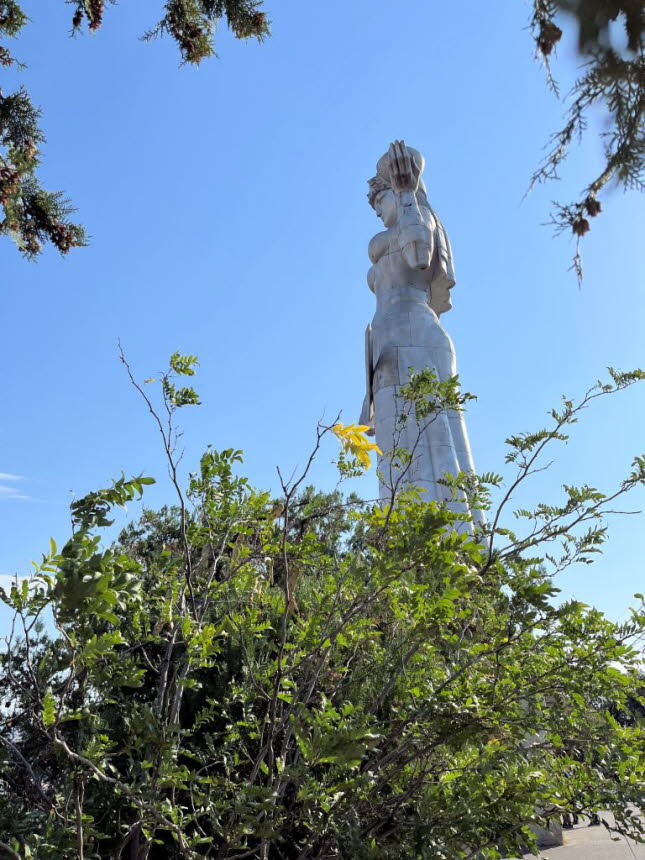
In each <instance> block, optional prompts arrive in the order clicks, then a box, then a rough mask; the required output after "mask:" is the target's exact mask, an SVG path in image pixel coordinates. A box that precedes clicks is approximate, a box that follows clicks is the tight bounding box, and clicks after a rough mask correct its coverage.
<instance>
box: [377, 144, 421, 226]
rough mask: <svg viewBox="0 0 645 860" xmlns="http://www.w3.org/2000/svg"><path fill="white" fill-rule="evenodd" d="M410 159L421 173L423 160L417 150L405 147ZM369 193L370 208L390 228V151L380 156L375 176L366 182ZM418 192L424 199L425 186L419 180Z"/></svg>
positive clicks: (393, 197) (392, 211)
mask: <svg viewBox="0 0 645 860" xmlns="http://www.w3.org/2000/svg"><path fill="white" fill-rule="evenodd" d="M406 149H407V151H408V152H409V153H410V157H411V158H412V160H413V162H414V163H415V165H416V166H417V167H418V169H419V173H422V172H423V168H424V167H425V159H424V157H423V156H422V155H421V153H420V152H419V151H418V150H417V149H413V148H412V147H411V146H406ZM367 184H368V185H369V191H368V193H367V199H368V200H369V203H370V206H371V207H372V208H373V209H374V211H375V212H376V214H377V215H378V217H379V218H380V219H381V221H382V222H383V223H384V224H385V226H386V227H392V226H393V225H394V224H395V223H396V217H397V210H396V195H395V193H394V191H393V190H392V180H391V178H390V151H389V150H388V151H387V152H386V153H385V154H384V155H382V156H381V157H380V158H379V160H378V162H377V163H376V176H373V177H372V178H371V179H369V180H368V183H367ZM419 191H421V192H422V194H423V197H424V198H425V192H426V189H425V186H424V184H423V181H422V180H419Z"/></svg>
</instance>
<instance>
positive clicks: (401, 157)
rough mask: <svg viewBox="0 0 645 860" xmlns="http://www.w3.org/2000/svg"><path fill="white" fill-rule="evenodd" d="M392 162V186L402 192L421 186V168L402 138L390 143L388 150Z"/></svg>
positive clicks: (397, 191) (398, 192)
mask: <svg viewBox="0 0 645 860" xmlns="http://www.w3.org/2000/svg"><path fill="white" fill-rule="evenodd" d="M388 155H389V162H390V180H391V182H392V188H393V190H394V191H395V192H396V193H397V194H400V193H401V192H402V191H416V190H417V188H418V187H419V177H420V176H421V170H420V169H419V167H418V166H417V165H416V164H415V163H414V159H413V158H411V157H410V152H409V150H408V148H407V146H406V145H405V142H404V141H402V140H395V141H394V143H391V144H390V149H389V152H388Z"/></svg>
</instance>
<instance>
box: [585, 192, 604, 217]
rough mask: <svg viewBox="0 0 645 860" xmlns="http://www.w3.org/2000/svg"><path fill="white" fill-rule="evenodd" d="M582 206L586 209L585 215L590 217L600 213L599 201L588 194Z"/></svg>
mask: <svg viewBox="0 0 645 860" xmlns="http://www.w3.org/2000/svg"><path fill="white" fill-rule="evenodd" d="M584 207H585V209H586V210H587V215H590V216H591V217H592V218H595V217H596V215H598V214H600V212H601V210H602V206H601V205H600V201H599V200H596V198H595V197H592V196H591V195H589V197H587V199H586V200H585V202H584Z"/></svg>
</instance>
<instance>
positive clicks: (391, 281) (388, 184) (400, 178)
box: [361, 141, 479, 519]
mask: <svg viewBox="0 0 645 860" xmlns="http://www.w3.org/2000/svg"><path fill="white" fill-rule="evenodd" d="M423 167H424V159H423V156H422V155H421V153H419V152H417V150H415V149H412V148H411V147H408V146H406V145H405V143H404V142H403V141H395V142H394V143H393V144H392V145H391V146H390V148H389V150H388V152H387V153H386V154H385V155H384V156H383V157H382V158H381V159H379V162H378V164H377V167H376V176H375V177H374V178H373V179H370V180H369V194H368V199H369V202H370V204H371V205H372V207H373V208H374V210H375V211H376V214H377V215H378V217H379V218H380V219H381V220H382V221H383V223H384V225H385V227H386V229H385V231H383V232H382V233H377V234H376V236H374V238H373V239H372V240H371V242H370V244H369V257H370V260H371V261H372V267H371V268H370V270H369V273H368V275H367V282H368V284H369V287H370V289H371V290H372V292H373V293H374V294H375V295H376V313H375V314H374V319H373V320H372V324H371V326H369V327H368V329H367V333H366V372H367V394H366V397H365V403H364V405H363V412H362V415H361V424H369V425H370V426H371V427H373V430H374V432H375V434H376V443H377V445H378V446H379V448H380V449H381V451H382V452H383V454H382V455H381V457H380V458H379V469H380V471H381V474H382V476H383V479H382V481H381V497H382V498H383V499H384V500H386V499H388V498H390V496H391V492H392V486H393V485H396V484H397V483H398V485H399V486H403V485H408V486H409V485H413V486H416V487H420V488H424V489H425V490H426V493H425V495H424V501H426V500H427V501H430V500H431V499H435V500H437V501H449V499H450V496H451V493H450V491H449V490H448V488H447V487H445V486H443V485H441V484H440V483H438V481H439V479H441V478H442V477H443V476H444V475H445V474H446V473H450V474H452V475H456V474H457V473H458V472H474V466H473V460H472V455H471V453H470V446H469V444H468V436H467V433H466V425H465V422H464V417H463V414H462V413H461V412H457V411H451V412H444V413H440V414H438V415H437V416H436V418H435V420H433V421H431V422H425V423H424V425H423V427H422V428H421V429H420V425H419V423H417V421H416V420H414V416H410V420H408V421H407V422H405V423H404V424H402V423H401V422H400V421H399V420H398V416H399V415H400V413H401V409H402V403H401V398H400V397H398V390H399V387H400V386H401V385H406V384H407V383H408V381H409V369H410V368H414V369H415V370H416V371H421V370H423V369H425V368H430V369H431V370H432V371H434V373H435V374H436V375H437V376H438V377H439V379H442V380H443V379H448V378H449V377H452V376H455V375H456V373H457V367H456V359H455V350H454V347H453V345H452V341H451V340H450V338H449V337H448V335H447V334H446V332H445V331H444V329H443V328H442V326H441V323H440V322H439V314H442V313H444V312H445V311H448V310H450V308H451V307H452V305H451V302H450V289H451V288H452V287H453V286H454V283H455V278H454V271H453V265H452V252H451V250H450V243H449V242H448V237H447V235H446V233H445V230H444V228H443V225H442V224H441V221H440V220H439V218H438V217H437V216H436V214H435V213H434V212H433V210H432V208H431V207H430V205H429V203H428V199H427V197H426V190H425V186H424V185H423V182H422V181H421V173H422V171H423ZM395 447H396V448H406V449H407V450H408V451H410V452H411V453H412V460H411V462H410V463H408V464H405V465H403V464H399V465H398V466H397V461H396V458H394V459H393V458H391V457H390V452H391V451H392V450H393V448H395ZM449 503H450V502H449ZM450 504H451V506H454V507H455V508H456V509H459V510H460V511H462V512H463V510H464V507H463V505H462V504H460V503H450ZM476 519H479V517H476Z"/></svg>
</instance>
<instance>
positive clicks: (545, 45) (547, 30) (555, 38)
mask: <svg viewBox="0 0 645 860" xmlns="http://www.w3.org/2000/svg"><path fill="white" fill-rule="evenodd" d="M561 38H562V30H561V29H560V28H559V27H558V26H557V24H554V23H553V21H543V22H542V24H541V25H540V34H539V36H538V37H537V44H538V48H539V49H540V51H541V52H542V54H544V56H545V57H548V56H549V54H550V53H551V51H552V50H553V48H554V46H555V44H556V43H557V42H559V41H560V39H561Z"/></svg>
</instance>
